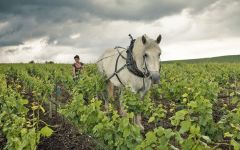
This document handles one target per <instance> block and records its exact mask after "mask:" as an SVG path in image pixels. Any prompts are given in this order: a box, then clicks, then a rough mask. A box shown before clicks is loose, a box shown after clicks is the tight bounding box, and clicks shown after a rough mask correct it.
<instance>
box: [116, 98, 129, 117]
mask: <svg viewBox="0 0 240 150" xmlns="http://www.w3.org/2000/svg"><path fill="white" fill-rule="evenodd" d="M118 101H119V114H120V115H121V116H126V115H127V112H126V111H125V110H124V106H123V104H122V102H121V101H120V100H118Z"/></svg>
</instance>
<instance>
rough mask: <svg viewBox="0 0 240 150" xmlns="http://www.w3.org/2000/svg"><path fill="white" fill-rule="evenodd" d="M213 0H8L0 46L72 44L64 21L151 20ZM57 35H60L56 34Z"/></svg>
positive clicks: (1, 6)
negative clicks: (34, 40)
mask: <svg viewBox="0 0 240 150" xmlns="http://www.w3.org/2000/svg"><path fill="white" fill-rule="evenodd" d="M214 1H215V0H202V1H201V2H199V1H195V2H193V1H192V0H187V1H184V2H182V1H181V2H180V1H173V0H161V1H159V0H151V1H140V0H132V1H128V0H98V1H97V0H95V1H94V0H86V1H84V0H80V1H79V0H69V1H66V0H51V1H49V0H34V1H32V0H8V1H1V2H0V21H8V22H9V25H8V26H7V27H5V28H3V29H2V30H0V45H1V46H6V45H17V44H19V43H23V41H26V40H28V39H32V38H39V37H42V36H48V37H49V40H50V41H53V40H55V39H58V40H59V42H60V44H72V43H69V42H71V41H70V40H69V38H68V36H69V34H71V33H70V32H69V31H71V30H74V31H81V29H82V28H84V27H82V28H81V27H79V28H76V27H75V28H73V29H70V28H69V26H71V25H68V23H67V21H72V22H74V23H81V22H83V23H85V22H90V23H91V22H94V23H97V22H98V21H99V20H129V21H132V20H135V21H136V20H141V21H147V20H154V19H157V18H160V17H163V16H166V15H171V14H174V13H179V12H180V11H181V10H182V9H184V8H192V9H193V10H195V11H196V10H200V9H201V8H203V7H205V6H207V5H209V3H212V2H214ZM60 33H61V34H60Z"/></svg>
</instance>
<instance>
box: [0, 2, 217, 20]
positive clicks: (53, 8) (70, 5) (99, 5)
mask: <svg viewBox="0 0 240 150" xmlns="http://www.w3.org/2000/svg"><path fill="white" fill-rule="evenodd" d="M215 1H216V0H201V1H196V0H195V1H192V0H185V1H174V0H150V1H140V0H132V1H129V0H69V1H66V0H51V1H49V0H34V1H32V0H8V1H1V2H0V12H1V13H3V14H7V15H22V16H34V17H36V18H37V19H40V20H45V21H46V20H49V19H50V20H52V21H55V22H59V21H63V20H65V19H67V18H71V19H75V20H79V21H81V20H83V21H84V20H85V19H89V17H92V16H95V17H98V18H102V19H110V20H116V19H123V20H153V19H157V18H159V17H162V16H166V15H171V14H174V13H178V12H180V11H181V10H182V9H184V8H192V9H193V10H194V11H198V10H201V9H202V8H204V7H206V6H207V5H209V4H210V3H213V2H215ZM0 17H1V18H2V19H4V17H5V16H4V15H3V16H2V15H0ZM5 19H6V18H5Z"/></svg>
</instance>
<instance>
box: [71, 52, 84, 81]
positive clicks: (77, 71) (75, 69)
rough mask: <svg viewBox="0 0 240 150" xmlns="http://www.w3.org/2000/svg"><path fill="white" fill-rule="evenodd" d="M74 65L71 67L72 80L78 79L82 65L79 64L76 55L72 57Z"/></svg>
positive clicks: (78, 58)
mask: <svg viewBox="0 0 240 150" xmlns="http://www.w3.org/2000/svg"><path fill="white" fill-rule="evenodd" d="M74 60H75V63H74V64H73V65H72V73H73V79H74V80H76V79H78V78H79V75H80V71H81V70H82V69H83V65H84V63H82V62H80V57H79V56H78V55H76V56H74Z"/></svg>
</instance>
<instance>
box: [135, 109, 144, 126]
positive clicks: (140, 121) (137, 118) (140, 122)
mask: <svg viewBox="0 0 240 150" xmlns="http://www.w3.org/2000/svg"><path fill="white" fill-rule="evenodd" d="M134 123H135V124H137V125H138V126H139V127H140V128H141V130H144V127H143V125H142V116H141V114H140V113H139V114H137V115H135V116H134Z"/></svg>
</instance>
